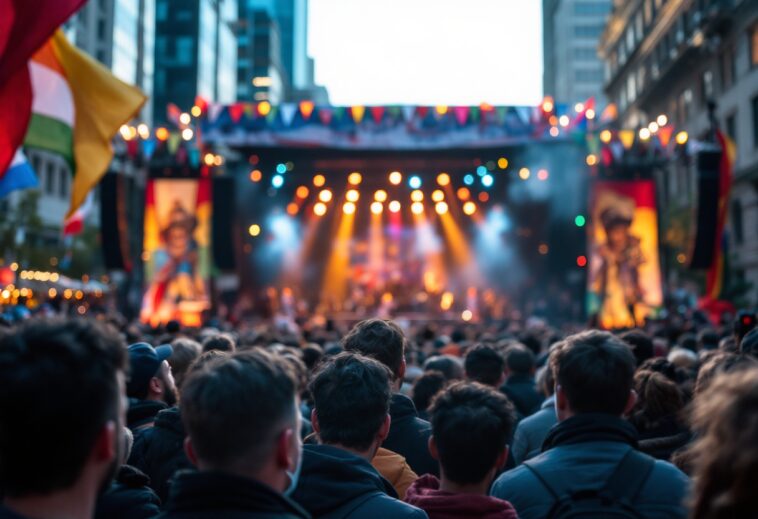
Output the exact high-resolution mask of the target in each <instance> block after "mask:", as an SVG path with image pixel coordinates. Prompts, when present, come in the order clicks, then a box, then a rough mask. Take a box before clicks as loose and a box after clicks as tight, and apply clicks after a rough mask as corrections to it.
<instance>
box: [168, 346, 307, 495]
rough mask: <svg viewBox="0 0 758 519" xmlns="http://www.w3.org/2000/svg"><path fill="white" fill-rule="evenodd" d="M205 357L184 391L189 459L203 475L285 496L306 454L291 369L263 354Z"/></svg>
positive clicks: (264, 352) (271, 356)
mask: <svg viewBox="0 0 758 519" xmlns="http://www.w3.org/2000/svg"><path fill="white" fill-rule="evenodd" d="M206 355H209V354H208V353H206V354H204V355H203V356H201V357H200V358H199V359H198V362H200V364H199V365H198V363H196V364H195V365H193V367H192V368H191V370H190V373H189V374H188V375H187V378H186V380H185V381H184V386H183V387H182V394H181V396H182V422H183V423H184V427H185V429H186V431H187V439H186V440H185V451H186V453H187V457H188V458H189V460H190V461H191V462H192V463H193V464H195V465H196V466H197V467H198V469H200V470H214V471H221V472H226V473H231V474H236V475H239V476H243V477H248V478H251V479H255V480H257V481H261V482H263V483H265V484H267V485H269V486H270V487H272V488H274V489H275V490H277V491H280V492H281V491H284V489H285V488H286V487H287V485H288V483H289V481H288V479H289V478H288V476H287V472H288V471H289V472H294V471H295V470H296V468H297V466H298V464H299V460H300V454H301V452H300V451H301V448H302V446H301V442H300V413H299V410H298V407H299V404H298V397H297V389H296V383H295V380H294V377H293V374H292V371H291V368H290V366H289V365H288V364H287V362H286V361H284V360H282V359H278V358H276V357H274V356H273V355H271V354H270V353H268V352H266V351H264V350H262V349H255V350H250V351H244V352H239V353H235V354H221V355H215V356H211V357H207V358H205V356H206ZM214 357H215V358H214ZM201 361H202V362H201Z"/></svg>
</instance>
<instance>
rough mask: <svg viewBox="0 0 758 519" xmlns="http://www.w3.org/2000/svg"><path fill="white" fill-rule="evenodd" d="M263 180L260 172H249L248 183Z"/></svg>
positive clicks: (257, 170)
mask: <svg viewBox="0 0 758 519" xmlns="http://www.w3.org/2000/svg"><path fill="white" fill-rule="evenodd" d="M262 178H263V173H261V170H259V169H254V170H253V171H251V172H250V181H251V182H260V181H261V179H262Z"/></svg>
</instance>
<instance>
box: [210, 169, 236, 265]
mask: <svg viewBox="0 0 758 519" xmlns="http://www.w3.org/2000/svg"><path fill="white" fill-rule="evenodd" d="M234 187H235V181H234V178H232V177H216V178H214V179H213V223H212V225H211V243H212V244H213V263H214V264H215V266H216V268H218V269H221V270H234V268H235V266H236V261H235V258H236V252H235V247H234V241H235V236H236V233H235V232H234V230H235V227H236V226H235V221H234V214H235V208H236V205H237V204H236V203H235V189H234Z"/></svg>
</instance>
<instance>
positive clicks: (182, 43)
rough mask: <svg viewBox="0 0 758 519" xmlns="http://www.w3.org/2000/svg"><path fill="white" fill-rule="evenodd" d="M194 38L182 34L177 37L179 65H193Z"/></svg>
mask: <svg viewBox="0 0 758 519" xmlns="http://www.w3.org/2000/svg"><path fill="white" fill-rule="evenodd" d="M193 44H194V42H193V41H192V38H191V37H190V36H180V37H179V38H177V39H176V63H177V65H191V64H192V58H193V56H194V52H193Z"/></svg>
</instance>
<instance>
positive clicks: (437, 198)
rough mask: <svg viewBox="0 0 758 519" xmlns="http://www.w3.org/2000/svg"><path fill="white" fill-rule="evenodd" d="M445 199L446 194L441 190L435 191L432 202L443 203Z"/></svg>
mask: <svg viewBox="0 0 758 519" xmlns="http://www.w3.org/2000/svg"><path fill="white" fill-rule="evenodd" d="M444 199H445V193H443V192H442V190H441V189H435V190H434V191H433V192H432V200H433V201H434V202H442V201H443V200H444Z"/></svg>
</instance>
